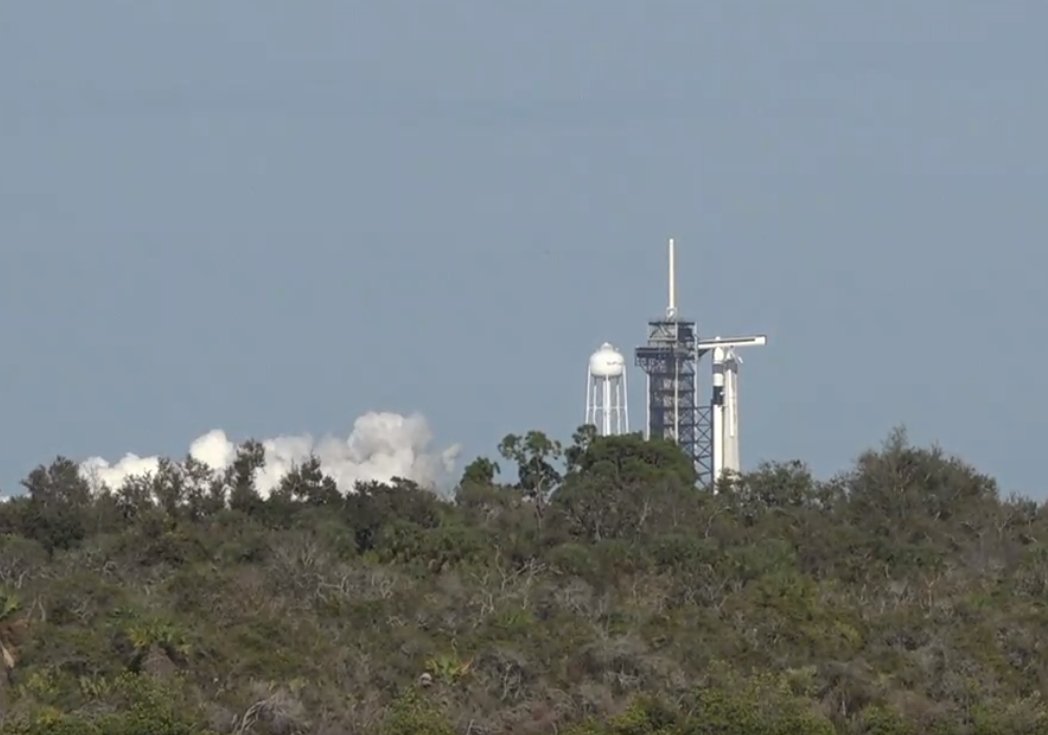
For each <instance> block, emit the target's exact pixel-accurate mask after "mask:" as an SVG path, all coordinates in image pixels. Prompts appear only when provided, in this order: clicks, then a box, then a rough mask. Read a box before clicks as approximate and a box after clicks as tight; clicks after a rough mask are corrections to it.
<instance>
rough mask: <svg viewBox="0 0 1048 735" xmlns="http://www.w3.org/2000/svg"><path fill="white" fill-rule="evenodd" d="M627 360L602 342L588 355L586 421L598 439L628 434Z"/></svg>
mask: <svg viewBox="0 0 1048 735" xmlns="http://www.w3.org/2000/svg"><path fill="white" fill-rule="evenodd" d="M626 404H627V397H626V358H624V357H623V356H622V353H621V352H619V351H618V350H616V349H615V348H614V347H612V346H611V344H610V343H608V342H605V343H604V344H602V345H601V346H600V349H599V350H597V351H596V352H594V353H593V354H592V355H590V359H589V370H588V372H587V373H586V421H585V422H584V423H587V424H592V425H593V426H596V427H597V433H598V434H600V435H601V436H611V435H613V434H628V433H629V424H630V421H629V409H628V408H627V406H626Z"/></svg>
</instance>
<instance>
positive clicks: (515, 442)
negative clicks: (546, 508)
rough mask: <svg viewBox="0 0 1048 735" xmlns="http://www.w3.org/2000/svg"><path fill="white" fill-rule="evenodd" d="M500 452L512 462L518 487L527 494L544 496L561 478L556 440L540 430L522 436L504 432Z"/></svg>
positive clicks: (560, 453) (558, 443) (538, 497)
mask: <svg viewBox="0 0 1048 735" xmlns="http://www.w3.org/2000/svg"><path fill="white" fill-rule="evenodd" d="M498 450H499V454H500V455H502V457H503V458H504V459H506V460H509V461H512V462H515V463H516V465H517V474H518V477H519V483H518V485H519V487H520V488H521V489H522V490H523V491H524V492H525V493H526V494H527V495H528V496H529V497H532V498H535V499H539V500H544V499H545V498H546V497H547V496H548V495H549V494H550V493H552V492H553V491H554V490H555V489H556V487H557V485H558V483H560V480H561V473H560V471H558V470H557V468H556V467H555V465H554V463H555V462H556V461H557V460H559V459H560V458H561V456H562V455H563V448H562V446H561V443H560V442H559V441H556V440H555V439H550V438H549V437H548V436H546V435H545V434H544V433H542V432H541V431H529V432H528V433H527V434H525V435H524V436H523V437H521V436H518V435H516V434H507V435H506V436H505V437H504V438H503V439H502V441H501V442H500V443H499V447H498Z"/></svg>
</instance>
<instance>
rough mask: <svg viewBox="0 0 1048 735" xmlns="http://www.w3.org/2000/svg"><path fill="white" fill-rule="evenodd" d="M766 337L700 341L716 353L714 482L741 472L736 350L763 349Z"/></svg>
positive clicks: (714, 367)
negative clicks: (743, 348)
mask: <svg viewBox="0 0 1048 735" xmlns="http://www.w3.org/2000/svg"><path fill="white" fill-rule="evenodd" d="M767 343H768V338H767V337H766V336H765V335H763V334H760V335H755V336H753V337H727V338H721V337H717V338H715V339H704V340H700V341H699V349H706V350H712V351H713V395H712V397H711V400H710V408H711V417H710V418H711V423H712V424H713V480H714V482H716V481H718V480H720V479H721V477H723V476H724V475H725V474H726V473H728V472H735V473H738V472H741V471H742V463H741V460H740V457H739V365H740V364H741V363H742V360H741V358H739V356H738V355H736V354H735V348H736V347H750V346H756V347H759V346H762V345H765V344H767Z"/></svg>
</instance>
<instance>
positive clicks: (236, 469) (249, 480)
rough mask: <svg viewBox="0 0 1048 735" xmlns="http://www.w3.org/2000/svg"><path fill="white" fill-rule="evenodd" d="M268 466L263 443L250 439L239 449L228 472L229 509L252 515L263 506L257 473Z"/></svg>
mask: <svg viewBox="0 0 1048 735" xmlns="http://www.w3.org/2000/svg"><path fill="white" fill-rule="evenodd" d="M265 464H266V450H265V447H263V446H262V444H261V442H258V441H256V440H254V439H248V440H247V441H245V442H244V443H243V444H241V445H240V446H239V447H237V456H236V459H234V460H233V464H232V465H230V466H229V469H228V470H227V471H226V484H227V485H228V486H229V488H230V490H229V507H230V508H232V509H233V510H239V511H242V512H244V513H252V512H254V511H256V510H258V509H259V507H260V506H261V500H262V499H261V497H260V496H259V494H258V490H257V489H256V487H255V473H256V472H258V470H260V469H262V468H263V467H264V466H265Z"/></svg>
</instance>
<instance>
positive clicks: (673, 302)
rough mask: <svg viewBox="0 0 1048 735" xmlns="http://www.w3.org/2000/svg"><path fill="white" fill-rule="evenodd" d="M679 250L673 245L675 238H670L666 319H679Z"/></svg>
mask: <svg viewBox="0 0 1048 735" xmlns="http://www.w3.org/2000/svg"><path fill="white" fill-rule="evenodd" d="M676 254H677V250H676V248H675V247H674V245H673V238H672V237H671V238H670V303H669V306H667V307H666V318H668V319H675V318H676V317H677V258H676Z"/></svg>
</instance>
